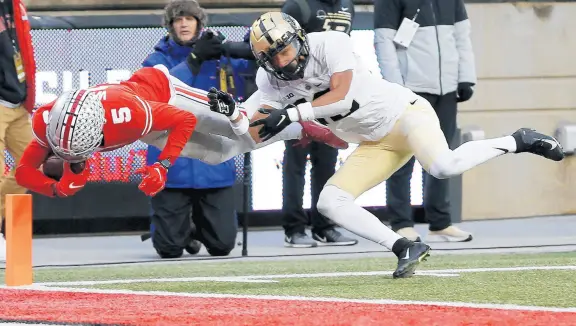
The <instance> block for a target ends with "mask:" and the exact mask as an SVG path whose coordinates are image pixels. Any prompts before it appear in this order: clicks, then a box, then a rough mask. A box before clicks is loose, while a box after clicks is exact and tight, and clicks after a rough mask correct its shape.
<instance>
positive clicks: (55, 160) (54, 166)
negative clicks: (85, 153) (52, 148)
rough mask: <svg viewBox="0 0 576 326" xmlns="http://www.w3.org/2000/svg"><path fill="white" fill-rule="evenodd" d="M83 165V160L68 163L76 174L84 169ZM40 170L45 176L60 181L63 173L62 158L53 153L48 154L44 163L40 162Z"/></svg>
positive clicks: (84, 164)
mask: <svg viewBox="0 0 576 326" xmlns="http://www.w3.org/2000/svg"><path fill="white" fill-rule="evenodd" d="M85 166H86V163H85V162H81V163H70V170H72V172H74V173H76V174H78V173H81V172H82V171H84V167H85ZM42 172H43V173H44V175H45V176H47V177H49V178H52V179H54V180H56V181H60V178H62V174H63V173H64V160H63V159H61V158H59V157H58V156H56V155H54V154H50V155H49V156H48V158H47V159H46V161H45V162H44V164H42Z"/></svg>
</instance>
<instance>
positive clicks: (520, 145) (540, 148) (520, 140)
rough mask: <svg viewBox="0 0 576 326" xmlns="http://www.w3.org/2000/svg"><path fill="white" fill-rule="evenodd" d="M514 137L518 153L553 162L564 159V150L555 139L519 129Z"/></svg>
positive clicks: (530, 130) (532, 130) (534, 131)
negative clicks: (537, 156)
mask: <svg viewBox="0 0 576 326" xmlns="http://www.w3.org/2000/svg"><path fill="white" fill-rule="evenodd" d="M512 137H514V139H515V140H516V153H523V152H526V153H532V154H536V155H539V156H542V157H545V158H547V159H550V160H553V161H562V160H563V159H564V156H565V155H564V149H563V148H562V145H560V143H559V142H558V141H557V140H556V139H555V138H554V137H551V136H548V135H544V134H541V133H539V132H537V131H536V130H534V129H528V128H520V129H518V130H517V131H516V132H514V133H513V134H512Z"/></svg>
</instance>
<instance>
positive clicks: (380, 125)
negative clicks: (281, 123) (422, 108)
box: [256, 31, 417, 143]
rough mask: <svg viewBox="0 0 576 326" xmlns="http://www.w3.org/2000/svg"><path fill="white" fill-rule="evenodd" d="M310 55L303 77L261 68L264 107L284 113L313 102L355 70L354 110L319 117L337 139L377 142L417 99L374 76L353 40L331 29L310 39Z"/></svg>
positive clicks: (395, 85) (344, 109) (404, 90)
mask: <svg viewBox="0 0 576 326" xmlns="http://www.w3.org/2000/svg"><path fill="white" fill-rule="evenodd" d="M307 38H308V43H309V46H310V57H309V59H308V64H307V66H306V68H305V70H304V78H302V79H300V80H294V81H283V80H279V79H277V78H275V77H274V76H272V75H270V74H268V73H267V72H266V71H265V70H263V69H262V68H260V69H259V70H258V73H257V76H256V84H257V86H258V89H259V90H260V91H261V93H262V94H261V99H260V104H261V105H268V106H271V107H274V108H276V109H282V108H284V107H285V106H286V105H288V104H294V103H296V104H299V103H301V102H303V101H306V102H312V100H313V99H314V95H315V94H317V93H319V92H327V91H328V90H329V89H330V77H331V76H332V74H334V73H337V72H343V71H346V70H353V71H354V75H353V78H352V85H351V87H350V91H349V94H353V95H354V102H353V105H352V107H350V108H342V109H343V110H342V113H341V114H338V115H334V116H331V117H324V118H317V119H316V120H318V121H319V122H320V123H322V124H324V125H327V126H328V127H329V128H330V129H331V130H332V131H333V132H334V134H336V135H337V136H338V137H340V138H341V139H343V140H345V141H347V142H350V143H359V142H362V141H378V140H380V139H382V138H383V137H384V136H386V135H387V134H388V132H389V131H390V130H391V129H392V127H393V126H394V123H396V120H397V119H398V118H399V117H400V115H401V114H402V112H404V109H405V108H406V107H407V106H408V105H409V103H410V102H413V101H414V100H415V99H416V98H417V95H416V94H414V93H413V92H412V91H411V90H409V89H407V88H405V87H403V86H401V85H398V84H393V83H390V82H388V81H386V80H384V79H382V77H381V76H380V75H379V74H378V75H376V74H372V72H371V71H370V70H369V69H368V68H367V66H366V65H365V64H364V63H363V61H362V59H361V57H360V56H359V55H357V54H356V53H354V52H353V43H352V39H351V38H350V36H348V35H347V34H345V33H342V32H336V31H326V32H318V33H310V34H308V35H307Z"/></svg>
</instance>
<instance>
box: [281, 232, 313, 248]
mask: <svg viewBox="0 0 576 326" xmlns="http://www.w3.org/2000/svg"><path fill="white" fill-rule="evenodd" d="M317 245H318V244H317V243H316V241H314V240H312V239H311V238H310V237H309V236H308V235H307V234H306V233H303V232H302V233H294V234H292V235H290V236H288V235H286V236H285V237H284V247H291V248H312V247H316V246H317Z"/></svg>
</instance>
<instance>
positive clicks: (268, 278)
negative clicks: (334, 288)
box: [35, 266, 576, 286]
mask: <svg viewBox="0 0 576 326" xmlns="http://www.w3.org/2000/svg"><path fill="white" fill-rule="evenodd" d="M537 270H546V271H549V270H576V266H524V267H500V268H498V267H495V268H467V269H442V270H420V271H417V272H416V274H415V275H416V276H433V277H457V276H459V275H460V274H461V273H487V272H489V273H492V272H520V271H537ZM388 275H392V272H389V271H373V272H334V273H314V274H281V275H245V276H224V277H182V278H148V279H131V280H106V281H71V282H45V283H35V285H38V286H94V285H105V284H132V283H167V282H238V283H276V282H278V281H276V280H278V279H291V278H327V277H353V276H388Z"/></svg>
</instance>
